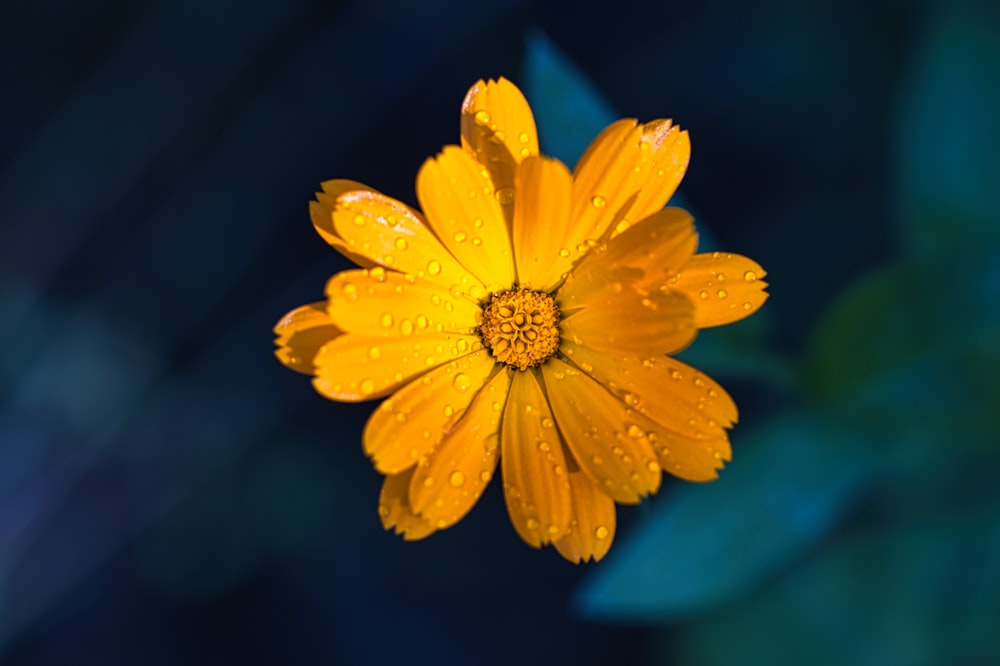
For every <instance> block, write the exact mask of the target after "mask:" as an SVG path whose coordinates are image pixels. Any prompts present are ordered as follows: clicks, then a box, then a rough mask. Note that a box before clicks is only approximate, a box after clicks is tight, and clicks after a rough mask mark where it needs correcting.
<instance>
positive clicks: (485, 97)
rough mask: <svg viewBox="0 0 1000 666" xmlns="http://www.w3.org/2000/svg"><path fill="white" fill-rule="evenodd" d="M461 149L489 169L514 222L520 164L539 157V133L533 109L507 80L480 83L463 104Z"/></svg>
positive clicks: (472, 89)
mask: <svg viewBox="0 0 1000 666" xmlns="http://www.w3.org/2000/svg"><path fill="white" fill-rule="evenodd" d="M461 129H462V147H463V148H464V149H465V150H466V151H467V152H468V153H469V154H470V155H471V156H472V157H473V158H475V160H476V161H477V162H479V164H481V165H483V166H484V167H486V169H487V170H488V171H489V173H490V178H491V180H492V181H493V188H494V190H496V191H497V192H498V193H499V194H500V197H499V199H500V202H501V206H502V208H503V211H504V216H505V217H506V219H507V221H508V222H509V221H510V220H512V219H513V214H514V209H513V203H514V200H513V192H514V173H515V171H516V167H517V164H518V163H519V162H520V161H521V160H522V159H524V158H525V157H528V156H530V155H537V154H538V133H537V131H536V130H535V118H534V116H533V115H532V114H531V107H530V106H528V101H527V100H526V99H524V95H523V94H522V93H521V91H520V90H518V88H517V86H515V85H514V84H513V83H511V82H510V81H508V80H507V79H505V78H500V79H499V80H498V81H493V80H492V79H491V80H489V81H485V82H484V81H482V80H480V81H478V82H476V84H475V85H474V86H472V88H470V89H469V92H468V93H467V94H466V95H465V100H464V101H463V102H462V124H461Z"/></svg>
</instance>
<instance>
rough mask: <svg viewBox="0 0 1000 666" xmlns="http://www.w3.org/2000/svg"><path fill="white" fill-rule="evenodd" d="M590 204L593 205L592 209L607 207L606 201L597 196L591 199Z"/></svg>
mask: <svg viewBox="0 0 1000 666" xmlns="http://www.w3.org/2000/svg"><path fill="white" fill-rule="evenodd" d="M590 203H591V204H593V206H594V208H604V207H605V206H607V205H608V200H607V199H605V198H604V197H602V196H600V195H598V196H595V197H591V199H590Z"/></svg>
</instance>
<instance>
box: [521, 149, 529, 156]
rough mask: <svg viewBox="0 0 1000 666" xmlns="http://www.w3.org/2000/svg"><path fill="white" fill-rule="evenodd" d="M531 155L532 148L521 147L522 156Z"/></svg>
mask: <svg viewBox="0 0 1000 666" xmlns="http://www.w3.org/2000/svg"><path fill="white" fill-rule="evenodd" d="M529 155H531V151H530V150H528V149H527V148H522V149H521V157H527V156H529Z"/></svg>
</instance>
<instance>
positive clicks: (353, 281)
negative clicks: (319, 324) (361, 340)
mask: <svg viewBox="0 0 1000 666" xmlns="http://www.w3.org/2000/svg"><path fill="white" fill-rule="evenodd" d="M326 293H327V296H328V297H329V299H330V300H329V306H328V311H329V313H330V319H331V320H332V322H333V323H335V324H336V325H337V326H339V327H340V328H341V329H342V330H344V331H348V332H350V333H356V334H358V335H362V336H365V337H399V336H407V335H411V334H413V333H416V334H423V333H427V332H432V331H433V332H452V333H463V334H466V335H474V334H475V328H476V326H477V325H478V324H479V321H478V319H479V315H480V313H481V312H482V310H481V308H480V307H479V306H478V305H477V304H475V303H473V302H472V301H470V300H469V299H467V298H464V297H462V296H461V295H460V296H459V297H457V298H456V297H455V296H453V295H452V294H450V293H449V292H448V290H447V289H445V288H444V287H442V286H441V285H439V284H437V283H434V282H430V281H428V280H421V279H419V278H416V277H414V276H413V275H410V274H404V273H397V272H395V271H387V270H385V269H384V268H382V267H381V266H376V267H374V268H371V269H364V270H352V271H342V272H340V273H337V274H336V275H334V276H333V277H332V278H330V281H329V282H328V283H327V285H326Z"/></svg>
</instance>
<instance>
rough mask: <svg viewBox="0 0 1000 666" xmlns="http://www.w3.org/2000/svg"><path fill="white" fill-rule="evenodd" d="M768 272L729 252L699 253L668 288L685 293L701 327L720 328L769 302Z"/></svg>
mask: <svg viewBox="0 0 1000 666" xmlns="http://www.w3.org/2000/svg"><path fill="white" fill-rule="evenodd" d="M765 275H767V273H765V272H764V269H763V268H761V267H760V265H759V264H758V263H757V262H756V261H754V260H752V259H748V258H746V257H743V256H740V255H738V254H731V253H729V252H712V253H711V254H708V253H705V254H696V255H695V256H693V257H692V258H691V260H690V261H688V263H687V265H685V266H684V268H682V269H681V271H680V273H678V274H677V275H676V276H675V277H674V278H671V279H670V280H668V281H667V283H666V286H667V287H668V288H669V289H671V290H674V291H678V292H681V293H683V294H686V295H687V297H688V298H690V299H691V302H692V303H694V305H695V311H694V324H695V326H697V327H698V328H707V327H709V326H721V325H722V324H730V323H732V322H734V321H739V320H740V319H743V318H744V317H749V316H750V315H752V314H753V313H754V312H756V311H757V309H758V308H760V306H761V305H763V304H764V301H766V300H767V296H768V294H767V292H766V291H764V289H765V288H766V287H767V283H766V282H764V281H763V280H762V279H761V278H763V277H764V276H765Z"/></svg>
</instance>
